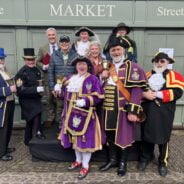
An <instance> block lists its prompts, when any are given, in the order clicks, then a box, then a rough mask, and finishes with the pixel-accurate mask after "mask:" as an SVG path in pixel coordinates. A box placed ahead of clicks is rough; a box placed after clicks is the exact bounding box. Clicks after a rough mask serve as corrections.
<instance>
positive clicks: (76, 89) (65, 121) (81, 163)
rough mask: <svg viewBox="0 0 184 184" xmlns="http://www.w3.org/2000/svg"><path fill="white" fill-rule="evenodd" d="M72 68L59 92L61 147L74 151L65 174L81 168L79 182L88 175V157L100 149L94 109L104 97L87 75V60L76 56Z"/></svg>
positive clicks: (93, 78)
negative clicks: (73, 160) (62, 107)
mask: <svg viewBox="0 0 184 184" xmlns="http://www.w3.org/2000/svg"><path fill="white" fill-rule="evenodd" d="M72 65H74V66H75V69H76V74H73V75H71V76H69V77H67V78H66V80H65V81H64V83H63V85H62V89H61V91H58V92H61V94H62V95H61V96H64V110H63V114H62V129H61V144H62V145H63V147H64V148H69V147H71V146H72V147H73V149H74V150H75V156H76V161H75V162H74V163H72V164H71V166H69V167H68V170H74V169H77V168H81V169H80V172H79V176H78V179H82V178H84V177H86V176H87V174H88V172H89V161H90V158H91V154H92V153H93V152H95V151H97V150H101V149H102V144H101V129H100V123H99V119H98V116H97V114H96V108H95V107H96V105H97V104H98V103H100V102H101V101H102V99H103V98H104V95H103V90H102V87H101V85H100V81H99V80H98V78H97V77H96V76H94V75H92V74H90V72H91V71H92V65H91V62H90V60H89V59H88V58H86V57H83V56H78V57H77V58H75V59H74V61H73V62H72ZM60 87H61V86H60ZM58 89H59V86H58Z"/></svg>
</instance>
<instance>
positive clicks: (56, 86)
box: [54, 84, 62, 93]
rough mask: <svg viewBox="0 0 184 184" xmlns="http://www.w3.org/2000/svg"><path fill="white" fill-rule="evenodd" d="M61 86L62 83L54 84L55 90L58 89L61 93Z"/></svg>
mask: <svg viewBox="0 0 184 184" xmlns="http://www.w3.org/2000/svg"><path fill="white" fill-rule="evenodd" d="M61 88H62V84H56V85H55V86H54V91H58V92H60V93H61Z"/></svg>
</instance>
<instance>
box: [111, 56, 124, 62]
mask: <svg viewBox="0 0 184 184" xmlns="http://www.w3.org/2000/svg"><path fill="white" fill-rule="evenodd" d="M111 57H112V56H111ZM123 59H124V57H123V56H116V57H112V60H113V62H114V63H119V62H120V61H122V60H123Z"/></svg>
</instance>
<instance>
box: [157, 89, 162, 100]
mask: <svg viewBox="0 0 184 184" xmlns="http://www.w3.org/2000/svg"><path fill="white" fill-rule="evenodd" d="M156 97H157V98H160V99H163V93H162V91H157V92H156Z"/></svg>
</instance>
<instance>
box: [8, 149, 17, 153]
mask: <svg viewBox="0 0 184 184" xmlns="http://www.w3.org/2000/svg"><path fill="white" fill-rule="evenodd" d="M15 150H16V149H15V148H7V153H12V152H14V151H15Z"/></svg>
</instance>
